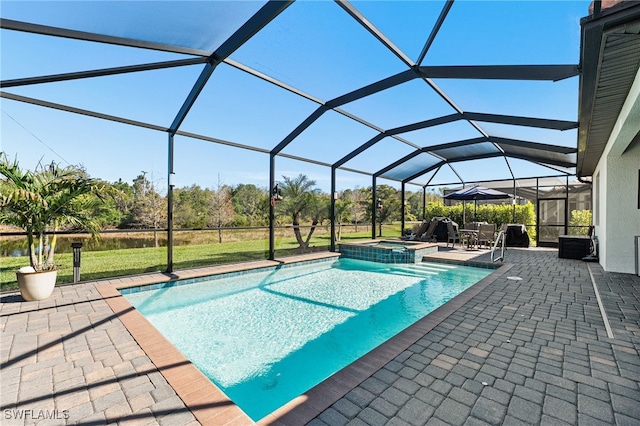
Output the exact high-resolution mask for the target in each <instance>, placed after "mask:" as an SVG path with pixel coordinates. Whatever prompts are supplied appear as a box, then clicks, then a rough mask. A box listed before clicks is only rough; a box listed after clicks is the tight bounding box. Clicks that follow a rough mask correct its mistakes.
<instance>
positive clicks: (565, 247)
mask: <svg viewBox="0 0 640 426" xmlns="http://www.w3.org/2000/svg"><path fill="white" fill-rule="evenodd" d="M558 239H559V245H558V257H560V258H563V259H582V258H583V257H585V256H588V255H589V253H591V238H589V237H581V236H576V235H560V236H559V237H558Z"/></svg>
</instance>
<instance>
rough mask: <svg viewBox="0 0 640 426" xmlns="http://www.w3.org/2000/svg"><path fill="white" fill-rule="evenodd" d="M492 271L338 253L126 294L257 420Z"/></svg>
mask: <svg viewBox="0 0 640 426" xmlns="http://www.w3.org/2000/svg"><path fill="white" fill-rule="evenodd" d="M490 273H491V270H490V269H482V268H473V267H467V266H458V265H452V264H439V263H422V264H408V265H406V264H405V265H390V264H379V263H373V262H366V261H361V260H353V259H341V260H338V261H335V260H332V261H326V262H320V263H311V264H302V265H300V266H294V267H286V268H278V269H275V270H267V271H262V272H256V273H251V274H247V275H241V276H234V277H227V278H215V277H213V278H212V279H210V280H208V281H202V282H196V283H193V284H188V285H183V286H177V287H176V286H174V287H167V288H161V289H157V290H149V291H141V292H137V293H131V294H126V295H125V297H126V298H127V299H128V300H129V301H130V302H131V304H132V305H133V306H135V307H136V308H137V309H138V310H139V311H140V312H141V313H142V314H143V315H144V316H145V317H146V318H147V319H149V321H151V323H153V325H154V326H155V327H156V328H157V329H158V330H159V331H160V332H161V333H162V334H163V335H165V336H166V337H167V338H168V339H169V340H170V341H171V342H172V343H173V344H174V345H175V346H176V347H177V348H178V349H179V350H180V351H181V352H182V353H183V354H184V355H185V356H186V357H187V358H188V359H189V360H191V362H192V363H193V364H195V365H196V366H197V367H198V368H199V369H200V370H201V371H202V372H203V373H204V374H206V375H207V376H208V377H209V379H210V380H212V381H213V382H214V383H215V384H216V385H217V386H218V387H219V388H220V389H222V390H223V391H224V392H225V393H226V394H227V395H228V396H229V398H231V399H232V400H233V401H234V402H235V403H236V404H237V405H238V406H240V408H242V409H243V410H244V411H245V412H246V413H247V414H248V415H249V416H250V417H251V418H252V419H254V420H259V419H261V418H262V417H264V416H265V415H267V414H269V413H271V412H272V411H273V410H275V409H276V408H278V407H280V406H282V405H283V404H285V403H286V402H288V401H290V400H291V399H293V398H295V397H296V396H298V395H301V394H302V393H304V392H305V391H307V390H309V389H310V388H312V387H313V386H315V385H316V384H318V383H320V382H321V381H322V380H324V379H326V378H327V377H329V376H331V375H332V374H334V373H335V372H337V371H338V370H340V369H342V368H343V367H345V366H346V365H348V364H349V363H351V362H353V361H355V360H356V359H358V358H359V357H361V356H362V355H364V354H365V353H367V352H369V351H370V350H371V349H373V348H375V347H376V346H378V345H380V344H381V343H382V342H384V341H386V340H388V339H389V338H390V337H393V336H394V335H395V334H397V333H398V332H400V331H401V330H403V329H405V328H406V327H408V326H409V325H411V324H413V323H414V322H416V321H417V320H418V319H420V318H422V317H424V316H425V315H426V314H428V313H429V312H431V311H433V310H434V309H436V308H437V307H439V306H440V305H442V304H444V303H446V302H447V301H449V300H450V299H452V298H453V297H455V296H456V295H457V294H459V293H460V292H462V291H464V290H465V289H467V288H469V287H470V286H472V285H473V284H475V283H476V282H478V281H479V280H481V279H482V278H484V277H485V276H487V275H488V274H490Z"/></svg>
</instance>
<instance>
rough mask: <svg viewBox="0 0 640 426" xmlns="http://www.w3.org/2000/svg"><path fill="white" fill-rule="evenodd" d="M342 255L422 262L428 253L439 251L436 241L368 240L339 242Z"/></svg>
mask: <svg viewBox="0 0 640 426" xmlns="http://www.w3.org/2000/svg"><path fill="white" fill-rule="evenodd" d="M338 250H339V251H340V253H341V254H342V257H346V258H349V259H359V260H368V261H370V262H380V263H416V262H422V257H423V256H424V255H426V254H430V253H435V252H437V251H438V245H437V244H435V243H425V242H421V241H401V240H367V241H357V242H345V243H339V244H338Z"/></svg>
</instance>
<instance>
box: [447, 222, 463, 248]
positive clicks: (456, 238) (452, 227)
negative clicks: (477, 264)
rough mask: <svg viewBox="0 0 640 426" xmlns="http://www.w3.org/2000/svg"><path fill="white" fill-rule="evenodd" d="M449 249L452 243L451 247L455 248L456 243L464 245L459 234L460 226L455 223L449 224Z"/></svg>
mask: <svg viewBox="0 0 640 426" xmlns="http://www.w3.org/2000/svg"><path fill="white" fill-rule="evenodd" d="M447 233H448V236H447V247H449V243H451V247H455V246H456V243H462V239H461V237H460V234H459V233H458V224H457V223H455V222H447Z"/></svg>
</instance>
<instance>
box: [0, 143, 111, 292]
mask: <svg viewBox="0 0 640 426" xmlns="http://www.w3.org/2000/svg"><path fill="white" fill-rule="evenodd" d="M0 175H1V176H2V178H3V179H2V181H0V223H2V224H5V225H13V226H16V227H18V228H21V229H24V230H25V232H26V234H27V246H28V252H29V259H30V266H25V267H23V268H20V269H19V270H18V271H17V272H16V275H17V280H18V287H19V288H20V293H21V295H22V297H23V298H24V299H25V300H27V301H33V300H42V299H46V298H47V297H49V296H50V295H51V293H52V292H53V289H54V287H55V282H56V278H57V269H56V264H55V262H54V253H55V249H56V234H55V231H56V230H58V229H59V228H60V227H61V226H74V227H81V228H84V229H86V230H88V231H90V232H91V233H92V234H93V235H95V234H96V233H97V232H98V229H97V225H96V223H95V222H94V221H93V220H92V219H91V217H90V215H89V214H88V212H89V211H90V210H89V209H90V207H91V205H92V204H94V203H95V202H96V201H98V200H99V199H101V198H103V196H104V195H105V194H106V193H107V186H106V184H105V183H103V182H100V181H99V180H96V179H92V178H90V177H89V176H87V174H86V173H85V172H84V170H82V169H80V168H78V167H75V166H69V167H65V168H61V167H59V166H58V165H56V164H53V163H52V164H51V165H50V166H48V167H39V168H38V169H36V170H35V171H33V172H32V171H29V170H26V171H23V170H22V169H20V166H19V165H18V161H17V159H16V160H14V161H13V162H11V161H9V160H8V159H7V157H6V155H3V156H2V158H1V159H0ZM91 195H96V196H97V197H92V196H91Z"/></svg>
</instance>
